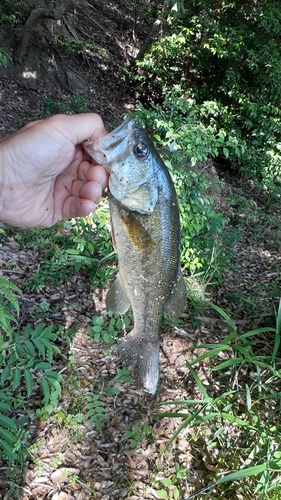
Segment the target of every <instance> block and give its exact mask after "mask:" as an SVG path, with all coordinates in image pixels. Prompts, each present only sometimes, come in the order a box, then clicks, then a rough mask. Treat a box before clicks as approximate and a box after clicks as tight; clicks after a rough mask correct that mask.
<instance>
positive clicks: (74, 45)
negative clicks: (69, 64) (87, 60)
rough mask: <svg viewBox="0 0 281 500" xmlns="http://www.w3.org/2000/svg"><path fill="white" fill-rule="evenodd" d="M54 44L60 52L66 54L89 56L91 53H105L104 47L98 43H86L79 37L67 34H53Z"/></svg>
mask: <svg viewBox="0 0 281 500" xmlns="http://www.w3.org/2000/svg"><path fill="white" fill-rule="evenodd" d="M53 41H54V44H55V45H56V47H57V49H58V50H59V51H60V52H64V53H65V54H66V55H67V56H72V57H73V56H78V55H83V56H86V57H87V56H91V55H92V54H93V53H96V52H100V53H105V49H103V48H102V47H99V46H98V45H93V44H88V43H86V42H84V41H83V40H80V39H79V38H72V37H69V36H63V35H55V36H54V39H53Z"/></svg>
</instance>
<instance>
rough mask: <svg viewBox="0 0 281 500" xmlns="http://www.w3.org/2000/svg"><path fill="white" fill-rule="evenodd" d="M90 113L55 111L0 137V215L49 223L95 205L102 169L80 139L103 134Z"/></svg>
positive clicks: (25, 223) (17, 221) (16, 222)
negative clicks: (11, 133) (86, 150)
mask: <svg viewBox="0 0 281 500" xmlns="http://www.w3.org/2000/svg"><path fill="white" fill-rule="evenodd" d="M106 133H107V132H106V130H105V128H104V124H103V122H102V119H101V118H100V117H99V116H98V115H96V114H94V113H85V114H79V115H55V116H52V117H51V118H47V119H45V120H39V121H36V122H32V123H29V124H28V125H26V126H25V127H24V128H22V129H21V130H19V131H18V132H16V133H15V134H13V135H11V136H8V137H6V138H3V139H2V140H1V141H0V220H1V221H2V222H5V223H7V224H11V225H13V226H18V227H35V226H45V227H50V226H52V225H53V224H55V222H57V221H59V220H62V219H68V218H70V217H84V216H86V215H88V214H89V213H90V212H91V211H93V210H94V209H95V203H97V202H98V201H99V198H100V196H101V194H102V190H103V189H104V188H105V186H106V184H107V178H108V176H107V173H106V171H105V170H104V168H103V167H102V166H101V165H93V163H92V159H91V158H90V156H88V154H87V153H86V152H85V151H84V149H83V147H82V146H81V143H82V142H83V141H85V140H95V139H97V138H99V137H102V136H103V135H106Z"/></svg>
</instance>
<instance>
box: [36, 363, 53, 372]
mask: <svg viewBox="0 0 281 500" xmlns="http://www.w3.org/2000/svg"><path fill="white" fill-rule="evenodd" d="M34 369H35V370H51V369H52V365H51V364H50V363H47V362H46V361H39V362H38V363H36V364H35V365H34Z"/></svg>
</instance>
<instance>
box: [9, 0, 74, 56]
mask: <svg viewBox="0 0 281 500" xmlns="http://www.w3.org/2000/svg"><path fill="white" fill-rule="evenodd" d="M70 3H71V0H62V2H57V4H56V7H55V9H46V8H38V9H34V10H33V11H32V12H31V14H30V16H29V17H28V19H27V20H26V22H25V25H24V26H23V29H22V32H21V35H20V38H19V44H18V48H17V51H16V57H17V59H18V61H19V62H21V61H22V60H23V58H24V57H25V55H26V53H27V47H28V43H29V40H30V37H31V35H32V32H33V30H34V28H35V27H36V26H40V25H41V24H42V22H43V20H44V19H56V20H58V19H60V18H61V17H62V15H63V14H64V13H65V11H66V10H67V9H68V7H69V4H70Z"/></svg>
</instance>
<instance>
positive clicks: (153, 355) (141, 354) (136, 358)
mask: <svg viewBox="0 0 281 500" xmlns="http://www.w3.org/2000/svg"><path fill="white" fill-rule="evenodd" d="M115 352H116V354H117V356H118V358H119V359H120V361H122V362H123V363H124V364H125V365H126V366H128V367H129V368H131V369H132V371H133V373H134V375H135V378H136V382H137V384H138V385H139V386H141V387H142V388H143V389H144V390H145V391H146V392H149V393H150V394H154V393H155V392H156V389H157V384H158V377H159V341H158V340H157V342H156V343H149V342H144V341H143V340H142V341H140V340H139V339H138V338H137V336H136V334H135V332H134V329H133V330H132V331H131V332H130V333H129V334H128V335H127V336H126V337H125V339H124V340H122V342H121V343H120V344H119V345H118V346H117V347H116V349H115Z"/></svg>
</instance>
